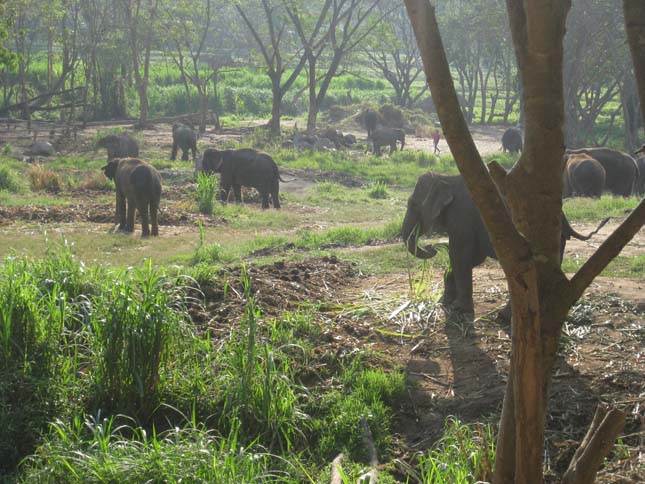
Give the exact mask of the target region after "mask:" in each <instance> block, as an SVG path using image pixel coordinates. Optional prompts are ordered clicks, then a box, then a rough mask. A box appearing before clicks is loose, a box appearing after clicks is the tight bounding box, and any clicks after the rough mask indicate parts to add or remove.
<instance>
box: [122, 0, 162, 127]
mask: <svg viewBox="0 0 645 484" xmlns="http://www.w3.org/2000/svg"><path fill="white" fill-rule="evenodd" d="M159 2H160V0H121V5H122V8H123V12H124V17H125V27H126V30H127V33H128V34H127V37H128V43H129V46H130V56H131V59H132V72H133V73H134V79H135V85H136V88H137V94H138V96H139V125H140V126H145V124H146V122H147V121H148V85H149V82H150V54H151V52H152V47H153V41H154V33H155V31H156V29H157V28H158V22H157V20H158V15H159V6H160V5H159Z"/></svg>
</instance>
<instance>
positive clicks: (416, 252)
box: [401, 213, 437, 259]
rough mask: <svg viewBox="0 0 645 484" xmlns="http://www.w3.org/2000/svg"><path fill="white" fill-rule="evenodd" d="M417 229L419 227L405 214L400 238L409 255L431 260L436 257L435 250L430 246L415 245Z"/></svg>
mask: <svg viewBox="0 0 645 484" xmlns="http://www.w3.org/2000/svg"><path fill="white" fill-rule="evenodd" d="M418 227H419V225H418V223H417V222H416V221H414V220H413V217H411V216H410V214H409V213H406V214H405V219H404V220H403V227H402V228H401V236H402V237H403V240H404V242H405V245H406V247H407V248H408V252H410V254H412V255H413V256H415V257H417V258H419V259H431V258H433V257H434V256H435V255H437V249H435V248H434V247H432V245H427V246H426V247H419V245H418V243H417V242H418V239H419V235H420V234H419V230H418Z"/></svg>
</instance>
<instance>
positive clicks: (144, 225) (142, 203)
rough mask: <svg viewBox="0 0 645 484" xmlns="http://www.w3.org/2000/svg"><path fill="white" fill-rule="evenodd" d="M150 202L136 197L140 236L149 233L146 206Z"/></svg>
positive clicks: (145, 235) (146, 235)
mask: <svg viewBox="0 0 645 484" xmlns="http://www.w3.org/2000/svg"><path fill="white" fill-rule="evenodd" d="M149 205H150V202H149V201H148V200H145V199H142V198H138V200H137V210H138V211H139V216H140V217H141V237H148V236H149V235H150V220H149V218H148V213H149V212H148V207H149Z"/></svg>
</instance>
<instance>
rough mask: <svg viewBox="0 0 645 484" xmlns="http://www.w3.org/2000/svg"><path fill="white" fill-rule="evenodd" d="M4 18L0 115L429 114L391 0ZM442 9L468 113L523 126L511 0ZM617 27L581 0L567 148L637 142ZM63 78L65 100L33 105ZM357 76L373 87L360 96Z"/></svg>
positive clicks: (258, 0)
mask: <svg viewBox="0 0 645 484" xmlns="http://www.w3.org/2000/svg"><path fill="white" fill-rule="evenodd" d="M3 12H4V13H5V15H4V16H3V18H4V19H5V21H6V22H5V28H4V31H5V33H6V35H5V36H4V38H2V37H0V46H1V47H2V48H3V49H4V50H1V51H0V52H4V54H2V53H0V57H2V56H4V57H6V56H7V55H9V54H13V59H14V60H16V63H15V66H13V68H8V67H7V64H6V63H4V67H0V76H2V77H1V79H2V106H1V107H0V110H4V112H5V113H12V114H13V115H16V114H18V115H20V116H21V117H25V118H26V117H28V116H32V115H34V113H33V112H30V113H28V112H27V111H28V109H27V107H28V106H31V107H32V108H34V109H37V108H42V107H43V106H45V105H47V106H49V107H56V106H58V107H60V106H69V107H68V108H65V109H67V110H72V106H74V109H76V106H82V107H83V108H82V111H81V112H80V114H79V115H78V116H79V117H80V120H82V121H84V122H85V121H88V120H101V119H110V118H112V119H114V118H116V119H119V118H124V117H127V116H137V117H138V118H139V122H145V120H146V119H147V118H148V117H149V116H150V115H152V116H164V115H165V116H177V115H183V114H187V113H189V112H191V111H199V112H200V113H201V116H200V123H199V124H200V125H201V129H204V127H205V125H206V123H207V122H212V123H213V124H214V125H216V126H217V125H219V115H220V114H234V115H239V114H247V115H249V116H253V117H258V116H266V117H267V118H269V122H268V126H269V127H270V129H271V131H272V132H273V133H274V134H278V133H279V132H280V118H281V116H282V114H283V113H284V112H288V114H290V115H294V114H295V115H304V114H305V113H306V117H307V127H308V129H309V130H312V129H314V128H315V126H316V121H317V118H318V114H319V112H320V111H321V109H325V108H326V107H327V105H328V104H329V103H330V102H334V103H344V104H352V103H355V104H358V103H360V102H361V101H362V100H365V99H366V98H369V99H370V100H371V101H372V102H379V103H380V102H383V101H389V102H392V103H394V104H397V105H400V106H401V107H404V108H408V109H415V108H420V107H426V108H427V107H428V106H425V105H424V103H426V101H427V100H426V99H423V98H425V97H426V96H425V95H424V94H423V93H424V91H425V89H426V83H425V82H424V79H423V77H424V76H423V75H421V69H420V63H419V53H418V49H417V47H416V45H415V43H414V41H413V40H414V39H413V36H412V30H411V27H410V23H409V19H408V18H407V16H406V15H405V14H404V13H403V9H402V7H401V4H400V2H395V1H393V0H320V1H316V2H302V1H300V0H239V1H236V2H222V1H219V0H199V1H197V2H187V1H184V0H88V1H84V2H78V1H75V0H39V1H34V0H8V1H7V2H5V3H4V4H3ZM436 15H437V21H438V23H439V25H440V26H441V27H442V29H443V31H444V41H445V43H444V45H445V47H446V50H447V53H448V59H449V62H450V69H451V74H452V76H453V78H454V80H455V82H456V86H457V92H458V94H459V101H460V105H461V108H462V110H463V111H464V114H465V116H466V120H467V121H468V122H469V123H504V124H512V123H518V122H519V123H521V122H522V110H521V108H520V99H521V96H520V87H521V86H520V84H519V76H518V69H517V66H516V60H515V56H514V54H513V49H512V44H511V42H510V37H509V29H508V24H507V22H508V21H507V14H506V11H505V2H503V1H502V0H474V1H462V0H452V1H449V2H441V4H440V5H439V6H438V9H437V14H436ZM623 32H624V27H623V17H622V15H621V13H620V11H619V10H617V9H616V6H615V5H614V4H612V3H611V2H604V1H601V0H579V1H577V2H575V3H574V5H573V8H572V11H571V14H570V15H568V17H567V31H566V35H565V44H564V49H565V53H566V57H565V58H566V59H570V61H567V62H565V64H564V78H565V86H566V90H567V92H566V94H567V95H566V103H567V104H566V107H565V113H566V118H565V119H566V121H565V123H566V124H565V126H566V129H565V136H566V144H567V146H571V147H577V146H581V145H596V144H607V143H609V144H614V145H615V146H617V147H623V146H624V147H625V148H626V149H633V148H635V147H636V146H637V145H638V144H639V139H638V136H637V130H638V128H639V127H640V125H641V115H640V106H639V104H638V102H637V96H636V94H637V87H636V84H635V83H634V81H633V79H634V78H633V72H632V67H631V64H630V63H629V62H628V55H627V48H626V47H625V44H624V43H622V42H621V41H620V40H619V39H621V38H622V35H623ZM606 52H611V53H612V54H611V55H606ZM126 53H127V55H126ZM258 61H259V62H258ZM228 66H235V67H236V68H240V69H242V70H244V71H246V72H247V73H248V75H245V76H241V77H243V78H244V82H238V81H231V80H230V76H228V79H227V73H226V69H225V68H226V67H228ZM72 78H73V81H72ZM347 79H352V82H351V83H348V82H347ZM71 84H73V85H74V87H76V88H78V89H76V90H73V91H71V93H73V95H72V94H71V93H67V94H66V95H65V96H63V97H58V98H56V97H55V96H50V95H47V96H43V97H42V98H38V99H37V100H36V101H34V102H27V101H29V100H31V99H33V98H35V97H37V96H41V95H43V94H49V93H52V92H61V91H62V90H64V89H69V88H70V86H71ZM350 85H356V86H361V85H363V86H367V85H371V86H372V87H371V89H372V92H371V93H370V94H369V96H366V95H364V94H362V93H359V95H356V92H357V90H352V89H351V87H344V86H350ZM341 86H343V87H341ZM376 86H379V87H378V89H379V90H378V91H377V88H376ZM341 90H342V91H344V92H343V95H342V96H341V95H340V94H339V92H340V91H341ZM352 91H353V93H352ZM330 93H331V96H329V95H330ZM242 97H243V98H242ZM329 98H331V100H330V99H329ZM57 101H58V102H57ZM72 101H73V102H72ZM285 102H286V103H287V104H286V105H285ZM21 103H22V104H21ZM356 109H360V106H357V107H356ZM58 111H59V109H51V110H49V111H47V110H41V111H38V112H37V113H36V116H38V117H41V118H44V119H53V117H55V116H57V115H58V114H57V112H58ZM209 112H210V113H212V116H211V117H210V118H209V117H208V113H209ZM64 117H65V118H66V119H71V114H70V113H67V114H66V115H65V116H64ZM74 117H76V116H74Z"/></svg>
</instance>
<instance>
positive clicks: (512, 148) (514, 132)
mask: <svg viewBox="0 0 645 484" xmlns="http://www.w3.org/2000/svg"><path fill="white" fill-rule="evenodd" d="M502 151H504V152H506V151H508V152H509V153H519V152H520V151H522V132H521V131H520V130H519V129H518V128H508V129H507V130H506V131H504V134H503V135H502Z"/></svg>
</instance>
